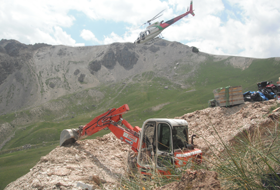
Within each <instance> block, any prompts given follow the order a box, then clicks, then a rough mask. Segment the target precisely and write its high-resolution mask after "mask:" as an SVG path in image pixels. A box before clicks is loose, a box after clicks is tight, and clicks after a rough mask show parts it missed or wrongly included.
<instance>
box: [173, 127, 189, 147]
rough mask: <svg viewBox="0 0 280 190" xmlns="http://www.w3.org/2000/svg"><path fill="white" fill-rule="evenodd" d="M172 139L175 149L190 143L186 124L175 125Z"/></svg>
mask: <svg viewBox="0 0 280 190" xmlns="http://www.w3.org/2000/svg"><path fill="white" fill-rule="evenodd" d="M172 140H173V148H174V150H175V149H182V148H184V147H185V145H186V144H188V129H187V128H186V127H185V126H173V129H172Z"/></svg>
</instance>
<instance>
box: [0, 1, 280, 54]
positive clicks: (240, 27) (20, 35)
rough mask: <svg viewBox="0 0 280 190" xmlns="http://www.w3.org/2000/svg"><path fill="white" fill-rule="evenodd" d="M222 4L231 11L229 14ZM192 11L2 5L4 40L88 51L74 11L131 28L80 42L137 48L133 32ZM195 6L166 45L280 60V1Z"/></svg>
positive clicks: (168, 33)
mask: <svg viewBox="0 0 280 190" xmlns="http://www.w3.org/2000/svg"><path fill="white" fill-rule="evenodd" d="M223 2H227V3H228V4H229V6H231V7H230V8H229V9H228V6H226V5H224V4H223ZM147 5H148V6H147ZM188 6H189V1H185V0H168V1H160V0H141V1H131V0H115V1H111V0H103V1H93V0H80V1H76V0H60V1H57V0H48V1H38V0H25V1H22V0H10V1H2V2H1V6H0V26H1V30H0V39H1V38H4V39H16V40H18V41H20V42H22V43H27V44H33V43H48V44H53V45H56V44H64V45H70V46H75V45H84V44H82V43H78V42H76V39H74V37H73V36H71V33H70V32H71V31H72V30H75V29H74V28H73V25H74V23H75V22H78V21H76V19H77V18H75V17H74V15H73V14H72V13H71V10H75V11H76V12H80V13H84V14H85V15H86V16H87V17H88V18H90V19H92V20H102V21H104V22H106V21H110V22H117V23H118V22H122V23H127V28H126V29H123V34H120V32H118V34H117V32H116V31H112V32H111V34H110V35H107V36H104V37H103V39H97V37H96V36H97V35H96V32H95V31H89V30H88V29H87V28H79V30H80V31H82V32H81V33H80V36H79V37H82V39H84V40H86V41H92V42H96V43H99V44H108V43H113V42H133V41H134V40H135V38H136V37H137V35H138V33H139V30H132V29H131V28H133V27H135V26H139V25H141V24H142V23H144V22H146V21H147V20H148V19H150V18H152V17H153V16H155V14H157V13H158V12H160V11H161V10H163V9H165V12H164V14H163V16H162V17H161V18H160V19H159V20H161V19H162V20H169V19H171V18H173V17H175V16H177V15H178V14H181V13H183V12H185V11H186V9H187V7H188ZM193 6H194V10H195V14H196V15H195V16H194V17H192V16H188V18H187V19H182V20H180V21H178V22H177V23H176V24H174V25H172V26H171V27H169V28H168V29H166V30H164V32H163V36H164V37H165V39H166V40H170V41H181V42H186V43H187V44H188V45H191V44H192V45H196V46H198V48H199V49H200V51H205V52H207V53H213V54H229V55H242V56H248V57H272V56H278V57H280V55H279V52H280V46H279V44H280V25H279V24H278V23H279V20H280V3H279V0H277V1H264V0H246V1H241V0H223V1H222V0H199V1H198V0H194V1H193ZM71 14H72V15H71ZM99 27H100V28H104V30H106V26H105V25H101V26H96V28H99ZM66 31H67V32H66ZM119 31H120V29H119ZM76 33H77V32H76ZM94 34H95V35H94Z"/></svg>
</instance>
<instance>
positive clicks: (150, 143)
mask: <svg viewBox="0 0 280 190" xmlns="http://www.w3.org/2000/svg"><path fill="white" fill-rule="evenodd" d="M155 126H156V123H155V122H148V123H146V125H145V126H144V129H142V131H143V137H142V148H141V149H140V152H139V154H140V159H139V161H140V164H141V165H151V163H152V161H153V156H154V153H155Z"/></svg>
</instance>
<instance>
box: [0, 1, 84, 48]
mask: <svg viewBox="0 0 280 190" xmlns="http://www.w3.org/2000/svg"><path fill="white" fill-rule="evenodd" d="M52 3H54V2H52V1H44V2H42V1H36V0H28V1H21V0H11V1H2V2H1V6H0V12H1V14H0V16H1V17H0V26H2V27H1V30H0V38H4V39H16V40H18V41H20V42H22V43H27V44H33V43H42V42H43V43H49V44H53V45H56V44H64V45H71V46H74V45H82V44H76V42H75V40H74V39H72V38H71V36H70V35H69V34H67V33H66V32H65V31H63V30H62V27H70V26H71V25H72V24H73V21H74V20H75V18H74V17H72V16H69V15H67V9H64V8H63V7H64V6H54V5H55V4H52ZM61 7H62V8H61Z"/></svg>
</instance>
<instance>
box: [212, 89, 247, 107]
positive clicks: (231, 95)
mask: <svg viewBox="0 0 280 190" xmlns="http://www.w3.org/2000/svg"><path fill="white" fill-rule="evenodd" d="M213 93H214V98H215V100H216V102H217V106H226V107H229V106H234V105H239V104H243V103H244V97H243V92H242V87H241V86H234V87H231V86H227V87H222V88H217V89H215V90H213Z"/></svg>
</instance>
